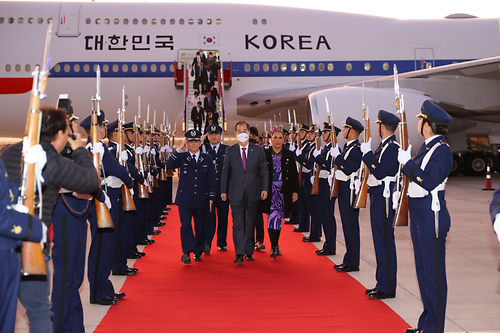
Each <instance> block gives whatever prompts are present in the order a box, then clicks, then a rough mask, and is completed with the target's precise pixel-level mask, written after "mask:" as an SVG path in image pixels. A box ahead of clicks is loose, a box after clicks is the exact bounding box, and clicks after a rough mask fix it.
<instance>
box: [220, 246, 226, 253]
mask: <svg viewBox="0 0 500 333" xmlns="http://www.w3.org/2000/svg"><path fill="white" fill-rule="evenodd" d="M218 249H219V251H220V252H226V251H227V247H225V246H219V247H218Z"/></svg>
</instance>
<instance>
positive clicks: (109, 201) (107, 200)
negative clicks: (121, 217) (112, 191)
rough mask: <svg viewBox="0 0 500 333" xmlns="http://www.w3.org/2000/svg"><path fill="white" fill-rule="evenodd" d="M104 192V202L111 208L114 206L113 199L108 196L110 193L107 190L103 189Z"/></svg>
mask: <svg viewBox="0 0 500 333" xmlns="http://www.w3.org/2000/svg"><path fill="white" fill-rule="evenodd" d="M103 193H104V196H105V198H104V203H105V204H106V207H108V209H111V207H112V206H113V205H111V199H110V198H109V197H108V194H107V193H106V192H104V191H103Z"/></svg>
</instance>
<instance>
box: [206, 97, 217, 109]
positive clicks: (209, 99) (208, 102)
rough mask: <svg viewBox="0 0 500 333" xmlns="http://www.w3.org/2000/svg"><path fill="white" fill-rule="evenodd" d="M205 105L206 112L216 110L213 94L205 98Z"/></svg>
mask: <svg viewBox="0 0 500 333" xmlns="http://www.w3.org/2000/svg"><path fill="white" fill-rule="evenodd" d="M203 106H204V107H205V111H206V112H209V111H212V112H215V98H214V97H213V96H210V97H208V96H207V97H205V99H204V100H203Z"/></svg>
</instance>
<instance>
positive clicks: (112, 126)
mask: <svg viewBox="0 0 500 333" xmlns="http://www.w3.org/2000/svg"><path fill="white" fill-rule="evenodd" d="M106 128H107V130H108V132H113V131H116V130H118V119H117V120H115V121H113V122H110V123H109V124H108V126H106Z"/></svg>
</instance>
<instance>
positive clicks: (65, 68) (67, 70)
mask: <svg viewBox="0 0 500 333" xmlns="http://www.w3.org/2000/svg"><path fill="white" fill-rule="evenodd" d="M70 70H71V66H70V65H69V64H65V65H64V71H65V72H66V73H69V71H70Z"/></svg>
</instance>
